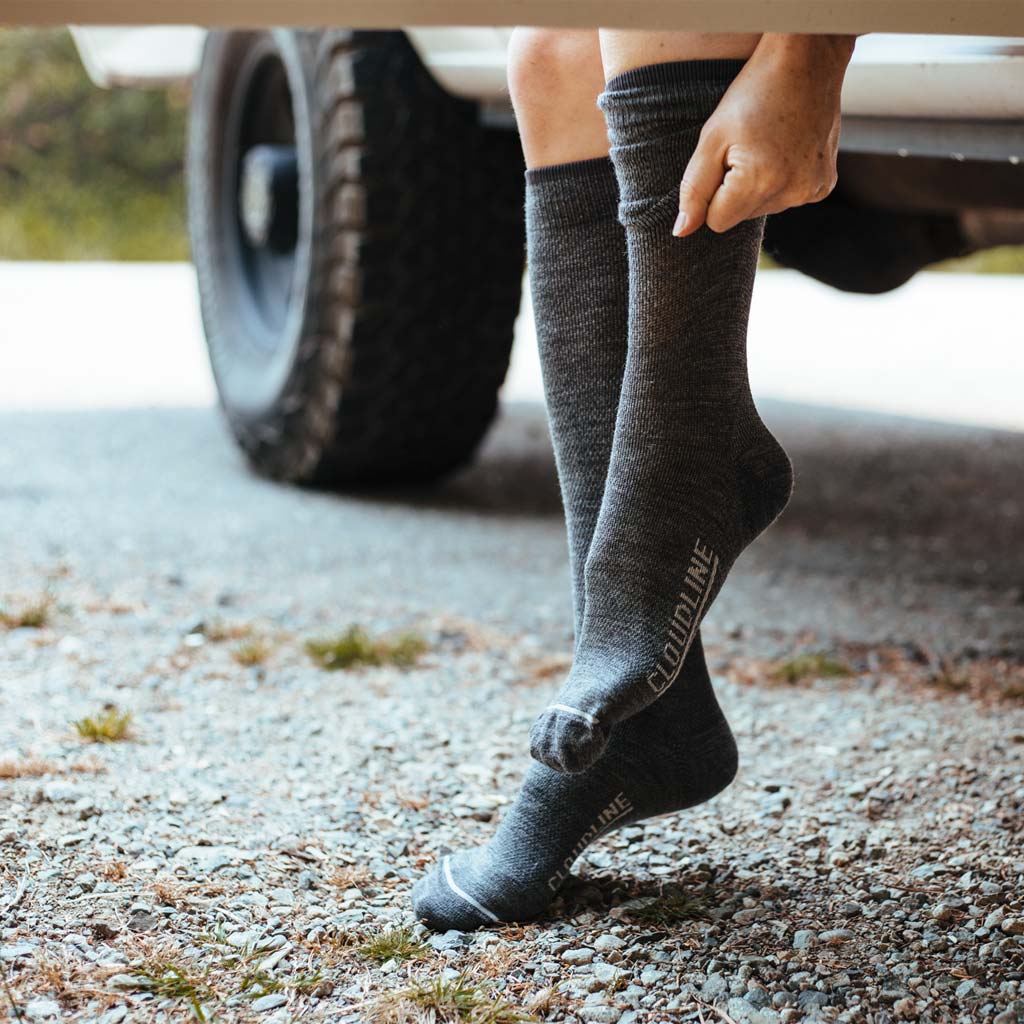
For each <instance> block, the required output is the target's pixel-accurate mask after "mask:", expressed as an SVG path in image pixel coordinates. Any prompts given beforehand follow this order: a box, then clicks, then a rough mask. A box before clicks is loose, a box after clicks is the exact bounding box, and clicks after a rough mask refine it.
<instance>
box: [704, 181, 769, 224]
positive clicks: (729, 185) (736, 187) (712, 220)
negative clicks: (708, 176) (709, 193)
mask: <svg viewBox="0 0 1024 1024" xmlns="http://www.w3.org/2000/svg"><path fill="white" fill-rule="evenodd" d="M752 179H753V175H751V174H750V173H748V172H746V171H745V170H744V169H742V168H731V169H730V170H729V171H728V173H727V174H726V175H725V179H724V180H723V182H722V185H721V187H720V188H719V189H718V191H717V192H716V193H715V194H714V196H713V197H712V200H711V203H710V205H709V206H708V212H707V219H706V222H707V226H708V227H709V228H710V229H711V230H712V231H717V232H722V231H728V230H729V229H730V228H734V227H736V225H737V224H740V223H742V222H743V221H745V220H749V219H750V218H751V217H756V216H758V213H759V211H760V209H761V207H762V206H764V205H765V203H766V202H770V201H771V200H772V198H774V195H775V193H774V183H769V182H758V181H756V180H752Z"/></svg>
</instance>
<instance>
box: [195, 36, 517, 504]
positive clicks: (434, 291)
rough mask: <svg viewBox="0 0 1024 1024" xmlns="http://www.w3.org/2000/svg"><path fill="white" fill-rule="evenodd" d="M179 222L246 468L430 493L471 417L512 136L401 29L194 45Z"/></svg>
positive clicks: (504, 253)
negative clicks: (183, 224)
mask: <svg viewBox="0 0 1024 1024" xmlns="http://www.w3.org/2000/svg"><path fill="white" fill-rule="evenodd" d="M190 135H191V138H190V145H189V160H188V164H189V225H190V233H191V237H192V247H193V257H194V260H195V264H196V271H197V276H198V280H199V290H200V300H201V306H202V314H203V323H204V327H205V330H206V337H207V342H208V345H209V350H210V360H211V364H212V366H213V372H214V376H215V378H216V382H217V388H218V391H219V394H220V401H221V405H222V407H223V409H224V412H225V414H226V416H227V419H228V422H229V423H230V425H231V429H232V431H233V432H234V435H235V437H236V438H237V439H238V442H239V444H240V445H241V446H242V448H243V449H244V451H245V452H246V454H247V456H248V458H249V460H250V462H251V463H252V465H253V466H254V467H255V468H256V469H257V470H258V471H260V472H262V473H266V474H268V475H270V476H272V477H275V478H278V479H283V480H291V481H296V482H309V483H317V484H330V485H338V484H341V485H344V484H365V483H405V482H410V481H416V480H429V479H432V478H435V477H438V476H440V475H442V474H444V473H445V472H447V471H449V470H451V469H453V468H454V467H456V466H458V465H460V464H461V463H463V462H465V461H467V460H468V459H469V457H470V456H471V455H472V453H473V450H474V449H475V447H476V446H477V444H478V443H479V441H480V439H481V438H482V437H483V435H484V433H485V432H486V430H487V427H488V425H489V424H490V422H491V420H492V419H493V416H494V412H495V409H496V406H497V393H498V389H499V387H500V386H501V383H502V380H503V379H504V376H505V372H506V370H507V368H508V360H509V353H510V350H511V345H512V327H513V323H514V321H515V317H516V314H517V312H518V308H519V296H520V287H521V280H522V271H523V251H524V247H523V226H522V180H523V169H522V158H521V155H520V150H519V143H518V140H517V139H516V138H515V135H514V133H512V132H510V131H507V130H503V129H500V128H489V127H485V126H484V125H482V124H481V120H480V117H479V110H478V108H477V105H476V104H474V103H471V102H468V101H465V100H462V99H457V98H455V97H453V96H451V95H450V94H448V93H446V92H445V91H444V90H442V89H441V88H440V87H439V86H438V85H437V83H436V82H435V81H434V80H433V78H432V77H431V75H430V74H429V72H427V70H426V69H425V68H424V67H423V65H422V64H421V62H420V60H419V58H418V57H417V55H416V53H415V51H414V50H413V48H412V46H411V45H410V43H409V42H408V40H407V39H406V37H405V36H404V34H402V33H401V32H349V31H340V30H339V31H325V32H322V33H318V32H295V31H291V30H284V29H279V30H274V31H271V32H250V31H231V32H214V33H211V34H210V36H209V38H208V40H207V43H206V49H205V51H204V55H203V62H202V68H201V70H200V73H199V75H198V78H197V81H196V84H195V89H194V99H193V111H192V128H191V133H190Z"/></svg>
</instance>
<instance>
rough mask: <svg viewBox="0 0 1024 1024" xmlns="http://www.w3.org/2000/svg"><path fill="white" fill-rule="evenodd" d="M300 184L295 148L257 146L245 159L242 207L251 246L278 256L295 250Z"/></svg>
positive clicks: (239, 194) (239, 195)
mask: <svg viewBox="0 0 1024 1024" xmlns="http://www.w3.org/2000/svg"><path fill="white" fill-rule="evenodd" d="M298 181H299V170H298V157H297V154H296V151H295V147H294V146H269V145H262V146H253V148H252V149H250V150H249V151H248V152H247V153H246V154H245V156H244V157H243V158H242V173H241V180H240V184H239V190H238V206H239V215H240V218H241V221H242V228H243V230H244V231H245V237H246V239H247V240H248V242H249V244H250V245H251V246H253V247H254V248H268V249H271V250H272V251H273V252H277V253H284V252H288V251H289V250H291V249H293V248H294V247H295V242H296V239H297V237H298V213H299V210H298Z"/></svg>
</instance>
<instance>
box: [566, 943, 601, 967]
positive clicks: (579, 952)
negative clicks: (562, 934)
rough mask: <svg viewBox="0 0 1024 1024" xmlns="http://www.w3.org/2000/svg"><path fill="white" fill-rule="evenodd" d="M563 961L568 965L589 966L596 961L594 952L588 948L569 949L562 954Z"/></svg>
mask: <svg viewBox="0 0 1024 1024" xmlns="http://www.w3.org/2000/svg"><path fill="white" fill-rule="evenodd" d="M562 959H563V960H564V961H565V962H566V963H567V964H589V963H590V962H591V961H592V960H593V959H594V951H593V950H592V949H589V948H588V947H586V946H580V947H578V948H576V949H567V950H566V951H565V952H564V953H563V954H562Z"/></svg>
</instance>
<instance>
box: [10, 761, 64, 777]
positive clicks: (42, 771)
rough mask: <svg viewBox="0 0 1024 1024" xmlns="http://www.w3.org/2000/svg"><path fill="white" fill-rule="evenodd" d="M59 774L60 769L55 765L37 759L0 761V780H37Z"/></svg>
mask: <svg viewBox="0 0 1024 1024" xmlns="http://www.w3.org/2000/svg"><path fill="white" fill-rule="evenodd" d="M59 772H60V769H59V768H58V767H57V766H56V765H55V764H52V763H51V762H50V761H43V760H41V759H40V758H37V757H26V758H22V759H21V760H15V759H14V758H5V759H3V760H0V779H38V778H40V777H41V776H43V775H56V774H58V773H59Z"/></svg>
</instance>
